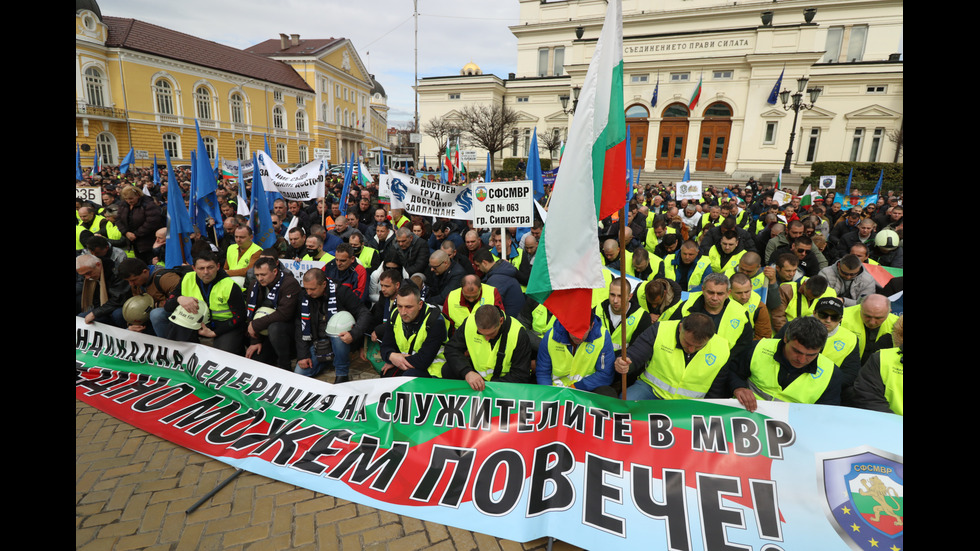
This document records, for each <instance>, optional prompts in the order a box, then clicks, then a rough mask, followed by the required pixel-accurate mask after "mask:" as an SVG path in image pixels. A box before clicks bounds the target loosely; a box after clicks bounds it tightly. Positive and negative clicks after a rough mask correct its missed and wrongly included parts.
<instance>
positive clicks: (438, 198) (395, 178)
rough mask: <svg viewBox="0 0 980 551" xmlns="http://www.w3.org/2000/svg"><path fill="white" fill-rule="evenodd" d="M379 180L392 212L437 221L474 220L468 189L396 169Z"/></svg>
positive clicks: (470, 194)
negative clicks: (386, 192)
mask: <svg viewBox="0 0 980 551" xmlns="http://www.w3.org/2000/svg"><path fill="white" fill-rule="evenodd" d="M378 180H379V181H380V182H381V183H380V185H379V190H382V191H383V190H388V191H389V196H388V197H389V198H390V199H391V208H393V209H405V212H408V213H410V214H419V215H422V216H435V217H437V218H452V219H455V220H472V218H473V212H472V211H473V192H472V191H471V190H470V187H469V186H454V185H450V184H441V183H439V182H430V181H428V180H425V179H423V178H416V177H414V176H409V175H408V174H405V173H403V172H395V171H393V170H392V171H388V173H387V174H382V175H381V177H380V178H379V179H378ZM380 192H381V191H379V194H380Z"/></svg>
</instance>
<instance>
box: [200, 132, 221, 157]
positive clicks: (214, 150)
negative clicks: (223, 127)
mask: <svg viewBox="0 0 980 551" xmlns="http://www.w3.org/2000/svg"><path fill="white" fill-rule="evenodd" d="M203 141H204V150H205V151H207V152H208V158H209V159H217V158H218V140H216V139H214V138H213V137H211V136H206V137H204V138H203Z"/></svg>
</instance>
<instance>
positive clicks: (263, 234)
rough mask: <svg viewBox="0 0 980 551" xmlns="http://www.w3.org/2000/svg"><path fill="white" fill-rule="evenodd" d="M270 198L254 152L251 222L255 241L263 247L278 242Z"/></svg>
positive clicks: (268, 246) (266, 247) (265, 247)
mask: <svg viewBox="0 0 980 551" xmlns="http://www.w3.org/2000/svg"><path fill="white" fill-rule="evenodd" d="M268 199H269V195H268V194H267V193H265V186H263V185H262V176H261V175H260V174H259V160H258V159H257V158H256V155H255V153H252V216H251V219H250V220H249V222H250V223H251V224H252V233H253V234H254V235H255V242H256V243H258V244H259V246H260V247H262V248H263V249H268V248H271V247H273V246H275V244H276V229H275V228H274V227H273V226H272V211H271V209H270V208H269V202H268Z"/></svg>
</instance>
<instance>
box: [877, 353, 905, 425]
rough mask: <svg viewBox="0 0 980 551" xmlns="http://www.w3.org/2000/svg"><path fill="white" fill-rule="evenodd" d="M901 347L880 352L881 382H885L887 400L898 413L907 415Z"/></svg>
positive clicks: (889, 405)
mask: <svg viewBox="0 0 980 551" xmlns="http://www.w3.org/2000/svg"><path fill="white" fill-rule="evenodd" d="M902 356H903V353H902V350H901V349H900V348H897V347H896V348H886V349H884V350H882V351H881V352H880V353H879V358H878V359H879V361H880V363H881V382H882V383H884V384H885V400H888V407H890V408H891V410H892V411H893V412H895V413H897V414H898V415H902V416H904V415H905V374H904V368H905V366H904V365H903V364H902Z"/></svg>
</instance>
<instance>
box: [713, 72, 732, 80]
mask: <svg viewBox="0 0 980 551" xmlns="http://www.w3.org/2000/svg"><path fill="white" fill-rule="evenodd" d="M734 75H735V72H734V71H712V72H711V78H712V79H714V80H732V77H733V76H734Z"/></svg>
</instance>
